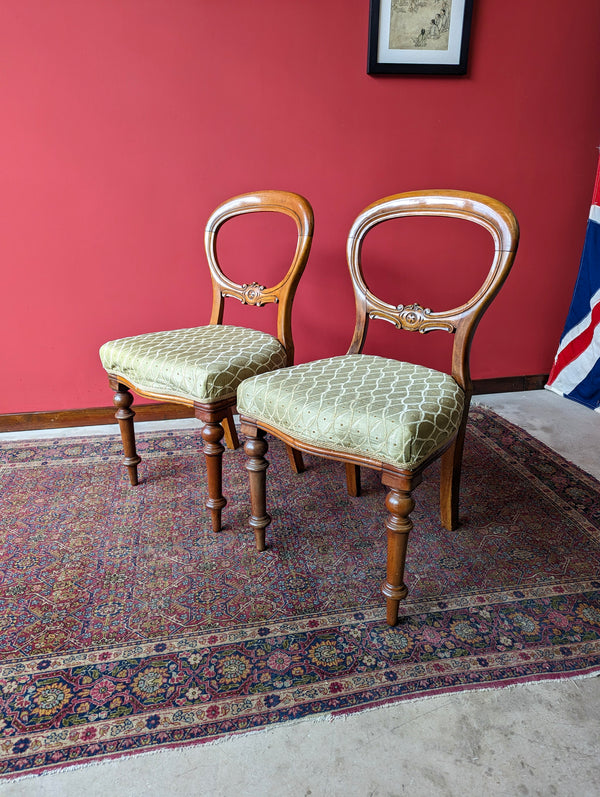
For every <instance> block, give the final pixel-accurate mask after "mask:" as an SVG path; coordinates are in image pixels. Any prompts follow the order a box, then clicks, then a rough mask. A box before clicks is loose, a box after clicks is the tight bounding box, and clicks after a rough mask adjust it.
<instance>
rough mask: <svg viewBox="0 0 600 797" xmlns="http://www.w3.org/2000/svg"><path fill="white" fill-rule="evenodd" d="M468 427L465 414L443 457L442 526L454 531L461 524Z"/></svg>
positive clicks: (441, 470)
mask: <svg viewBox="0 0 600 797" xmlns="http://www.w3.org/2000/svg"><path fill="white" fill-rule="evenodd" d="M466 428H467V419H466V415H465V418H464V419H463V422H462V424H461V426H460V429H459V430H458V434H457V435H456V438H455V440H454V442H453V443H452V445H451V446H450V448H449V449H448V450H447V451H444V453H443V454H442V457H441V469H440V520H441V523H442V526H443V527H444V528H445V529H448V531H454V530H455V529H457V528H458V527H459V525H460V522H459V519H458V505H459V500H460V476H461V472H462V458H463V448H464V444H465V431H466Z"/></svg>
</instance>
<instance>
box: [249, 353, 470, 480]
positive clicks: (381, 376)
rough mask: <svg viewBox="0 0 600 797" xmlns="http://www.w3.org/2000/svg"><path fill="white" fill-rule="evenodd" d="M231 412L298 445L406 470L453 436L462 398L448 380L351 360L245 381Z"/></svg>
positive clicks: (410, 368)
mask: <svg viewBox="0 0 600 797" xmlns="http://www.w3.org/2000/svg"><path fill="white" fill-rule="evenodd" d="M237 405H238V411H239V412H240V413H241V414H242V415H246V416H248V417H249V418H253V419H254V420H257V421H259V422H260V421H263V422H264V423H266V424H268V425H271V426H273V427H274V428H276V429H278V430H280V431H282V432H285V433H287V434H289V435H291V436H292V437H294V438H296V439H297V440H300V441H302V442H305V443H312V444H313V445H316V446H320V447H322V448H330V449H332V450H333V451H341V452H347V453H351V454H359V455H363V456H367V457H371V458H373V459H375V460H378V461H381V462H385V463H388V464H390V465H395V466H396V467H401V468H407V469H411V468H414V467H415V466H417V465H418V464H419V463H420V462H422V461H423V460H424V459H426V458H427V457H428V456H429V454H431V453H433V452H434V451H435V450H436V449H437V448H439V447H440V446H442V445H443V444H444V443H445V442H446V441H447V440H448V439H449V438H450V437H451V436H452V435H453V434H454V432H455V431H456V430H457V429H458V426H459V424H460V420H461V414H462V410H463V406H464V393H463V391H462V390H461V388H460V387H459V386H458V385H457V384H456V382H455V381H454V379H452V377H451V376H449V375H448V374H444V373H441V372H439V371H434V370H431V369H430V368H424V367H423V366H420V365H412V364H411V363H402V362H397V361H396V360H388V359H385V358H383V357H375V356H371V355H365V354H352V355H345V356H342V357H331V358H329V359H326V360H317V361H316V362H312V363H306V364H304V365H296V366H294V367H292V368H285V369H283V370H282V371H277V372H275V373H272V374H263V375H262V376H257V377H254V378H252V379H248V380H247V381H245V382H244V383H243V384H242V385H240V388H239V390H238V403H237Z"/></svg>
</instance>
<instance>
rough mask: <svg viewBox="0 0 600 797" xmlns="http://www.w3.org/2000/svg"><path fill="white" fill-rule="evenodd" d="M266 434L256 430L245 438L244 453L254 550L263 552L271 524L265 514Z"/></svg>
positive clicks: (268, 516) (267, 465) (269, 517)
mask: <svg viewBox="0 0 600 797" xmlns="http://www.w3.org/2000/svg"><path fill="white" fill-rule="evenodd" d="M265 436H266V433H265V432H264V431H263V430H262V429H256V436H255V437H250V436H248V437H247V438H246V443H245V445H244V451H245V452H246V454H247V456H248V458H249V459H248V462H247V463H246V470H247V471H248V475H249V477H250V501H251V505H252V515H251V517H250V526H251V527H252V528H253V529H254V537H255V539H256V549H257V550H258V551H264V550H265V549H266V547H267V546H266V543H265V530H266V528H267V526H268V525H269V523H270V522H271V516H270V515H268V514H267V508H266V503H267V497H266V493H267V480H266V475H267V474H266V472H267V468H268V467H269V463H268V462H267V460H266V459H265V454H266V453H267V451H268V449H269V445H268V443H267V441H266V440H265Z"/></svg>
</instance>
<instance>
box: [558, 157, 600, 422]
mask: <svg viewBox="0 0 600 797" xmlns="http://www.w3.org/2000/svg"><path fill="white" fill-rule="evenodd" d="M546 387H547V388H548V389H549V390H553V391H554V392H555V393H558V394H559V395H561V396H565V397H566V398H569V399H573V401H578V402H579V403H580V404H585V406H586V407H590V408H591V409H593V410H596V412H600V162H599V164H598V170H597V173H596V184H595V186H594V196H593V199H592V207H591V209H590V215H589V218H588V223H587V231H586V234H585V243H584V245H583V254H582V256H581V263H580V264H579V274H578V276H577V282H576V283H575V290H574V291H573V299H572V300H571V307H570V308H569V313H568V315H567V321H566V323H565V328H564V330H563V333H562V337H561V339H560V343H559V345H558V351H557V353H556V357H555V358H554V364H553V366H552V370H551V371H550V376H549V377H548V384H547V385H546Z"/></svg>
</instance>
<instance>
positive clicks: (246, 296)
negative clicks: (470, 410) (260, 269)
mask: <svg viewBox="0 0 600 797" xmlns="http://www.w3.org/2000/svg"><path fill="white" fill-rule="evenodd" d="M241 287H242V290H241V291H240V292H239V293H237V292H236V293H224V294H223V296H229V297H231V298H233V299H239V301H240V302H241V303H242V304H249V305H254V306H255V307H262V306H263V304H265V302H275V303H277V302H278V301H279V300H278V298H277V297H276V296H275V297H272V296H264V295H263V291H264V290H265V286H264V285H259V284H258V282H251V283H247V282H245V283H244V284H243V285H242V286H241Z"/></svg>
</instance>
